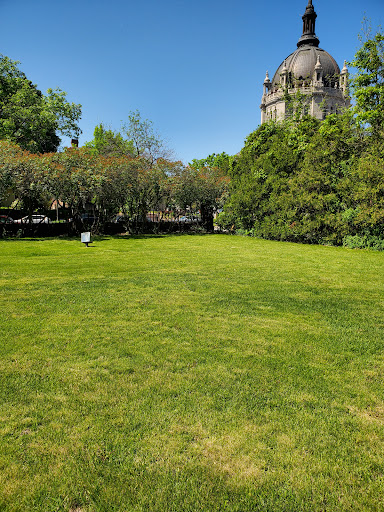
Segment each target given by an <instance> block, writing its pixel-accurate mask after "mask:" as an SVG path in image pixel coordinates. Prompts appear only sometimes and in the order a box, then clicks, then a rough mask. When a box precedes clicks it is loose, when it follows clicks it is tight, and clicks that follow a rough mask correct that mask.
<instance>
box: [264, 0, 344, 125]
mask: <svg viewBox="0 0 384 512" xmlns="http://www.w3.org/2000/svg"><path fill="white" fill-rule="evenodd" d="M307 2H308V4H307V7H306V9H305V12H304V15H303V16H302V20H303V33H302V36H301V37H300V39H299V41H298V42H297V49H296V50H295V51H294V52H293V53H291V54H290V55H289V56H288V57H287V58H286V59H284V61H283V62H282V63H281V64H280V66H279V67H278V68H277V71H276V73H275V74H274V76H273V78H272V81H271V80H270V79H269V76H268V72H267V74H266V77H265V80H264V82H263V96H262V98H261V105H260V109H261V122H262V123H265V122H267V121H269V120H275V121H277V120H283V119H288V118H289V117H291V116H292V115H293V113H295V114H297V115H306V114H309V115H311V116H313V117H315V118H316V119H320V120H322V119H325V117H326V116H327V115H329V114H333V113H338V112H341V111H342V109H344V108H347V107H348V106H349V105H350V100H349V94H348V69H347V67H346V65H345V64H344V67H343V69H342V70H341V72H340V68H339V66H338V65H337V62H336V61H335V59H334V58H333V57H332V56H331V55H330V54H329V53H328V52H326V51H325V50H322V49H321V48H319V43H320V42H319V39H318V37H317V36H316V33H315V24H316V18H317V14H316V12H315V9H314V7H313V4H312V0H307ZM296 93H300V94H297V95H296Z"/></svg>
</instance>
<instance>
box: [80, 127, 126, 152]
mask: <svg viewBox="0 0 384 512" xmlns="http://www.w3.org/2000/svg"><path fill="white" fill-rule="evenodd" d="M84 147H87V148H90V149H91V150H92V152H93V153H94V154H96V155H103V156H134V154H135V148H134V145H133V142H132V141H130V140H126V139H124V137H123V136H122V135H121V133H119V132H114V131H113V130H110V129H107V128H105V126H104V125H103V123H100V124H99V125H98V126H96V127H95V130H94V132H93V140H91V141H90V142H86V143H85V144H84Z"/></svg>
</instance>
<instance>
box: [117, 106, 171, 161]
mask: <svg viewBox="0 0 384 512" xmlns="http://www.w3.org/2000/svg"><path fill="white" fill-rule="evenodd" d="M123 131H124V133H125V135H126V137H127V139H128V140H130V141H132V143H133V145H134V148H135V154H136V156H143V157H145V158H147V159H148V161H149V163H150V165H153V164H154V163H155V161H156V160H158V159H159V158H164V159H169V158H170V156H171V154H172V152H171V151H170V149H168V148H167V147H166V144H165V142H164V141H163V139H161V138H160V136H159V135H158V134H157V133H156V132H155V131H154V128H153V122H152V121H149V120H148V119H142V118H141V114H140V112H139V110H135V111H134V112H130V114H129V115H128V122H127V123H125V124H124V125H123Z"/></svg>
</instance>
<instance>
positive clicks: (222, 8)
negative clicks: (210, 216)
mask: <svg viewBox="0 0 384 512" xmlns="http://www.w3.org/2000/svg"><path fill="white" fill-rule="evenodd" d="M306 5H307V0H271V1H268V0H265V1H263V2H261V1H259V0H237V1H231V2H230V1H228V0H221V1H219V0H205V1H203V0H193V1H192V0H163V1H159V0H135V1H133V0H104V1H100V0H77V1H73V2H71V1H67V2H63V1H62V0H56V1H55V0H34V1H31V0H0V23H1V26H0V40H1V45H0V53H3V54H4V55H7V56H8V57H10V58H11V59H13V60H18V61H20V62H21V64H20V69H21V70H22V71H24V73H26V75H27V77H28V78H29V79H30V80H32V82H33V83H35V84H36V85H37V86H38V87H39V88H40V89H41V90H42V91H43V92H45V91H46V90H47V89H48V88H49V87H53V88H55V87H60V88H61V89H63V90H64V91H66V92H67V93H68V99H69V100H70V101H74V102H76V103H81V104H82V107H83V116H82V120H81V123H80V126H81V128H82V130H83V134H82V135H81V137H80V145H82V144H83V143H84V142H86V141H88V140H91V139H92V138H93V130H94V127H95V126H96V125H97V124H99V123H101V122H103V123H104V124H105V125H106V126H108V127H110V128H112V129H114V130H119V129H120V127H121V122H122V121H125V120H126V119H127V116H128V113H129V112H130V111H132V110H136V109H138V110H140V112H141V114H142V117H143V118H147V119H150V120H152V121H153V123H154V125H155V128H156V129H157V131H158V132H159V134H160V135H161V136H162V137H163V138H164V139H166V140H167V141H168V146H169V147H170V148H172V149H173V150H174V153H175V157H176V158H178V159H181V160H182V161H184V162H185V163H187V162H189V161H190V160H191V159H192V158H203V157H205V156H207V155H208V154H210V153H220V152H222V151H226V152H227V153H229V154H234V153H237V152H238V151H239V150H240V149H241V148H242V146H243V142H244V139H245V137H246V136H247V135H248V134H249V133H250V132H252V131H253V130H254V129H256V128H257V126H258V125H259V123H260V108H259V106H260V100H261V94H262V83H263V80H264V77H265V72H266V70H269V72H270V75H273V73H274V72H275V70H276V68H277V67H278V66H279V64H280V63H281V62H282V61H283V60H284V58H285V57H287V56H288V55H289V54H290V53H292V52H293V51H294V50H295V49H296V42H297V40H298V39H299V37H300V36H301V33H302V20H301V16H302V15H303V13H304V11H305V7H306ZM313 5H314V7H315V10H316V12H317V15H318V17H317V21H316V35H317V36H318V38H319V39H320V47H321V48H323V49H324V50H326V51H328V52H329V53H331V55H332V56H333V57H334V58H335V59H336V61H337V62H338V64H339V66H340V67H342V64H343V61H344V59H347V60H352V58H353V56H354V53H355V52H356V50H357V48H358V47H359V41H358V34H359V32H360V30H361V22H362V19H363V17H364V15H366V17H367V18H370V20H371V22H372V26H373V28H374V29H375V28H377V26H378V25H382V26H383V25H384V0H338V1H335V0H313ZM63 143H64V145H69V140H68V139H66V138H64V139H63Z"/></svg>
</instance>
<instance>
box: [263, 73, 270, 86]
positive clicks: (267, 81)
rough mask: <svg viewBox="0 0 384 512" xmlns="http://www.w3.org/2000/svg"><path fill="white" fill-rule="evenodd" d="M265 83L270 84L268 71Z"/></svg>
mask: <svg viewBox="0 0 384 512" xmlns="http://www.w3.org/2000/svg"><path fill="white" fill-rule="evenodd" d="M264 83H265V84H269V83H270V79H269V74H268V71H267V72H266V73H265V78H264Z"/></svg>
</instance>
